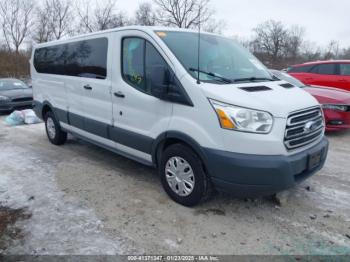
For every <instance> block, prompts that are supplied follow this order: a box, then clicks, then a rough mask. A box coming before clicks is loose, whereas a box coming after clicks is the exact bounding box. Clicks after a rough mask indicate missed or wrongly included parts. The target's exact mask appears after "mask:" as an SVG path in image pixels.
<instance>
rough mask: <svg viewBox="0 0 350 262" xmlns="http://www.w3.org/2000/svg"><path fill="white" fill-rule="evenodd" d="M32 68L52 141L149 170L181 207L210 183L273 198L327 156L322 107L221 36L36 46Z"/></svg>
mask: <svg viewBox="0 0 350 262" xmlns="http://www.w3.org/2000/svg"><path fill="white" fill-rule="evenodd" d="M199 43H200V48H198V44H199ZM198 49H199V52H198ZM198 54H199V56H198ZM30 62H31V75H32V80H33V92H34V100H35V102H34V106H35V111H36V113H37V115H38V116H40V117H41V118H42V119H44V121H45V124H46V131H47V136H48V139H49V140H50V141H51V143H53V144H55V145H61V144H63V143H64V142H65V141H66V139H67V133H71V134H74V135H75V136H77V137H80V138H82V139H85V140H87V141H90V142H91V143H94V144H97V145H100V146H102V147H105V148H107V149H109V150H112V151H114V152H117V153H119V154H121V155H124V156H126V157H129V158H132V159H134V160H136V161H139V162H141V163H143V164H146V165H150V166H154V167H156V168H158V170H159V174H160V179H161V181H162V184H163V186H164V189H165V191H166V192H167V193H168V195H169V196H170V197H171V198H172V199H174V200H175V201H177V202H178V203H181V204H183V205H187V206H193V205H195V204H197V203H199V201H200V200H202V199H203V198H204V197H205V196H207V195H208V192H209V191H210V188H211V187H212V186H213V187H214V188H216V189H218V190H222V191H226V192H228V193H231V194H232V195H234V196H237V197H256V196H264V195H270V194H273V193H276V192H278V191H282V190H285V189H288V188H290V187H292V186H294V185H296V184H297V183H298V182H301V181H303V180H304V179H306V178H308V177H310V176H311V175H313V174H315V173H316V172H317V171H319V170H320V169H321V168H322V166H323V164H324V162H325V160H326V156H327V151H328V141H327V139H326V138H325V136H324V120H323V114H322V111H321V109H320V106H319V104H318V102H317V101H316V100H315V99H314V98H313V97H312V96H311V95H309V94H307V93H306V92H304V91H303V90H301V89H300V88H296V87H293V85H291V84H289V83H287V82H284V81H280V80H277V79H275V78H273V76H272V75H271V74H270V73H269V72H268V70H267V69H266V68H265V66H264V65H262V64H261V63H260V62H259V61H258V60H257V59H256V58H255V57H254V56H253V55H251V54H250V53H249V52H248V51H246V50H245V49H244V48H242V47H241V46H239V45H238V44H237V43H236V42H235V41H233V40H231V39H228V38H224V37H222V36H218V35H213V34H207V33H203V34H201V37H200V38H199V37H198V34H197V33H196V32H194V31H188V30H180V29H170V28H158V27H125V28H117V29H112V30H108V31H102V32H96V33H92V34H87V35H83V36H78V37H74V38H71V39H68V40H59V41H54V42H49V43H45V44H40V45H37V46H35V48H34V50H33V54H32V58H31V61H30Z"/></svg>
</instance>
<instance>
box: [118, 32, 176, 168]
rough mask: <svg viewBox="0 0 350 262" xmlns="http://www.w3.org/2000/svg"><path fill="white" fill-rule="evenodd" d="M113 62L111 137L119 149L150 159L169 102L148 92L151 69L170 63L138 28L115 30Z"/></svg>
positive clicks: (164, 127) (164, 125) (165, 121)
mask: <svg viewBox="0 0 350 262" xmlns="http://www.w3.org/2000/svg"><path fill="white" fill-rule="evenodd" d="M115 37H116V39H115V44H116V45H117V47H118V50H120V51H119V52H118V53H117V54H115V59H114V61H115V64H114V66H113V70H114V74H113V83H112V93H113V95H112V97H113V98H112V99H113V116H114V128H113V132H111V138H112V140H114V141H115V142H117V143H118V146H119V149H120V150H121V151H124V152H125V153H128V154H131V155H132V156H135V157H138V158H140V159H142V160H144V161H146V162H148V163H151V161H152V158H151V150H152V143H153V141H154V139H155V138H157V136H158V135H159V134H161V133H163V132H164V131H165V130H167V127H168V125H169V122H170V117H171V115H172V107H173V105H172V103H171V102H167V101H164V100H161V99H158V98H156V97H154V96H152V95H151V88H152V79H151V77H150V75H152V74H151V73H150V72H151V71H152V70H153V71H154V70H156V68H160V67H168V68H169V63H168V62H167V61H166V60H165V59H164V57H165V56H164V55H162V54H161V49H158V50H159V51H158V50H157V48H156V47H155V46H156V43H155V41H154V40H153V39H152V38H151V37H149V36H148V35H145V34H143V33H142V32H139V31H130V32H128V31H124V32H118V34H116V35H115Z"/></svg>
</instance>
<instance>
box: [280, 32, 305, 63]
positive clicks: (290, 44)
mask: <svg viewBox="0 0 350 262" xmlns="http://www.w3.org/2000/svg"><path fill="white" fill-rule="evenodd" d="M304 34H305V29H304V28H303V27H300V26H297V25H294V26H292V27H291V28H290V29H289V30H288V38H287V41H286V43H285V49H286V50H285V56H286V57H289V58H290V59H293V60H295V59H297V57H298V54H299V53H300V48H301V46H302V45H303V41H304Z"/></svg>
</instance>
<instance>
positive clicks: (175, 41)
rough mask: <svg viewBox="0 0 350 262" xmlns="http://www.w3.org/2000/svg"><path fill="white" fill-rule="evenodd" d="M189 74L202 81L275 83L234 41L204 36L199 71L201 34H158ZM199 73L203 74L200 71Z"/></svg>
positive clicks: (202, 37)
mask: <svg viewBox="0 0 350 262" xmlns="http://www.w3.org/2000/svg"><path fill="white" fill-rule="evenodd" d="M155 33H156V34H157V35H158V36H159V37H160V38H161V39H162V40H163V41H164V43H165V44H166V45H167V46H168V47H169V49H170V50H171V51H172V52H173V54H174V55H175V56H176V58H177V59H178V60H179V61H180V63H181V64H182V65H183V66H184V67H185V68H186V70H187V71H188V72H189V74H191V76H193V77H194V78H197V75H198V71H199V77H200V80H201V81H204V82H215V83H216V82H220V83H223V84H225V83H226V84H228V83H236V82H259V81H260V82H261V81H273V78H272V76H271V74H270V73H269V72H268V70H267V69H266V67H265V66H264V65H263V64H262V63H261V62H260V61H258V59H257V58H255V57H254V56H253V55H252V54H251V53H249V52H248V51H247V50H246V49H245V48H243V47H242V46H240V45H239V44H238V43H236V42H235V41H234V40H232V39H228V38H224V37H221V36H216V35H210V34H202V35H201V40H200V52H199V53H200V56H199V68H198V34H197V33H194V32H177V31H156V32H155ZM198 69H199V70H198Z"/></svg>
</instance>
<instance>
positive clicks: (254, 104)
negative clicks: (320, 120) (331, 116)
mask: <svg viewBox="0 0 350 262" xmlns="http://www.w3.org/2000/svg"><path fill="white" fill-rule="evenodd" d="M281 84H287V82H285V81H274V82H260V83H244V84H227V85H215V84H211V83H202V84H201V88H202V90H203V92H204V93H205V95H206V96H207V97H208V98H212V99H215V100H218V101H221V102H225V103H228V104H232V105H236V106H242V107H247V108H252V109H257V110H262V111H267V112H269V113H271V114H272V115H273V116H274V117H282V118H286V117H287V116H288V115H289V114H290V113H291V112H293V111H297V110H301V109H305V108H308V107H312V106H317V105H319V103H318V102H317V100H316V99H315V98H314V97H312V96H311V95H310V94H308V93H307V92H305V91H303V90H302V89H301V88H297V87H293V88H285V87H282V86H280V85H281ZM247 87H267V88H268V89H269V90H263V91H253V92H249V91H246V90H243V89H241V88H247Z"/></svg>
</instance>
